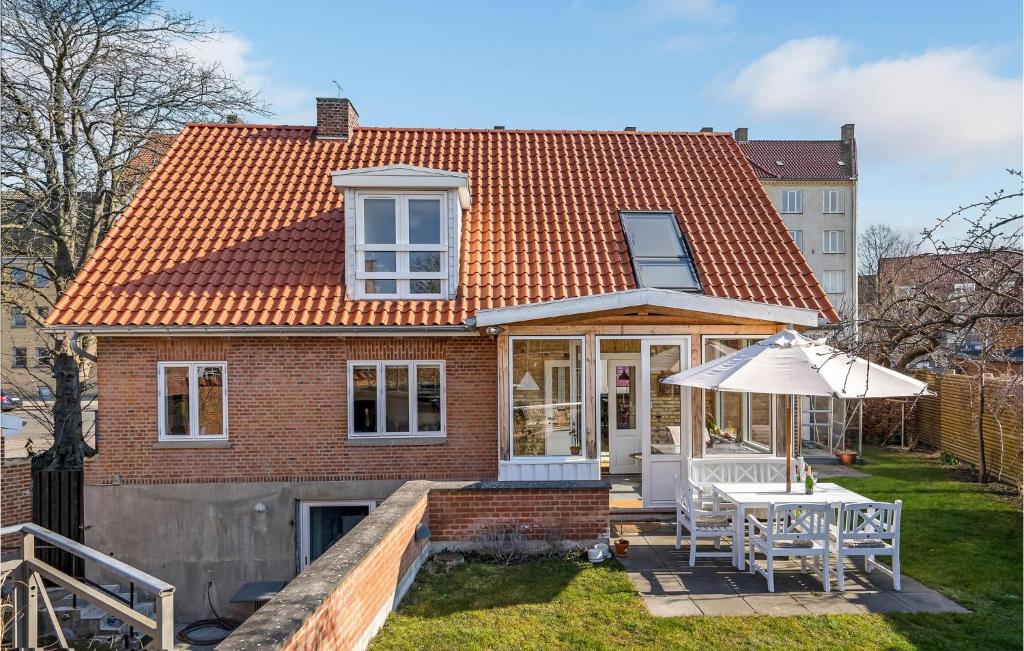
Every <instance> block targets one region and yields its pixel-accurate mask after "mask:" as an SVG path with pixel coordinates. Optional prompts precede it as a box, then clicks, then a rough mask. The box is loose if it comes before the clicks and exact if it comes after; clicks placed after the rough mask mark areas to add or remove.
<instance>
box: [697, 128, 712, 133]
mask: <svg viewBox="0 0 1024 651" xmlns="http://www.w3.org/2000/svg"><path fill="white" fill-rule="evenodd" d="M714 130H715V128H714V127H701V128H700V132H701V133H712V132H713V131H714Z"/></svg>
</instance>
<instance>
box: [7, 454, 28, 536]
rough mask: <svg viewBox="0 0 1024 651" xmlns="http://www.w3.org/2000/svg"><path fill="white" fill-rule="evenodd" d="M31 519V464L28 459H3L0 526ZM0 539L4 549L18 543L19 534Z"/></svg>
mask: <svg viewBox="0 0 1024 651" xmlns="http://www.w3.org/2000/svg"><path fill="white" fill-rule="evenodd" d="M31 521H32V464H31V463H30V462H29V460H28V459H12V460H5V461H3V463H2V467H0V527H7V526H10V525H15V524H22V523H24V522H31ZM12 538H13V539H12V540H0V546H2V547H4V548H5V549H6V548H7V547H9V546H11V545H18V544H20V539H21V536H14V537H12Z"/></svg>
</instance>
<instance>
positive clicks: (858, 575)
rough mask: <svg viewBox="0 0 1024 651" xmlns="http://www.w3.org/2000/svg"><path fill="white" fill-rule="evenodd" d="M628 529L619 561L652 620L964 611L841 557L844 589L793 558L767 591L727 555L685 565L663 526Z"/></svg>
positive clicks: (781, 565)
mask: <svg viewBox="0 0 1024 651" xmlns="http://www.w3.org/2000/svg"><path fill="white" fill-rule="evenodd" d="M635 531H636V534H635V535H630V536H628V538H629V540H630V543H631V545H630V549H629V554H628V556H626V557H625V558H620V559H619V561H620V562H621V563H622V565H623V566H624V567H625V568H626V570H627V574H628V575H629V578H630V580H632V581H633V585H634V586H635V587H636V590H637V592H639V593H640V595H641V596H642V598H643V602H644V605H645V606H646V607H647V609H648V610H649V611H650V613H651V614H652V615H654V616H656V617H692V616H695V615H705V616H716V615H772V616H782V617H784V616H794V615H839V614H857V613H895V612H928V613H967V612H969V611H967V610H966V609H964V608H963V607H961V606H960V605H959V604H957V603H956V602H954V601H952V600H950V599H948V598H946V597H944V596H943V595H941V594H939V593H938V592H935V591H934V590H932V589H931V588H929V587H928V586H926V585H924V584H922V583H921V582H920V581H915V580H914V579H911V578H909V577H906V576H904V577H902V587H903V591H902V592H896V591H894V590H893V589H892V580H891V579H890V578H889V577H888V576H887V575H885V574H884V573H882V572H880V571H874V572H872V573H870V574H867V573H866V572H864V566H863V562H862V560H860V559H858V560H856V561H854V560H850V559H848V560H847V561H846V564H845V566H844V569H845V572H846V580H845V588H846V590H845V592H838V591H837V590H836V584H835V572H834V571H833V572H831V575H832V577H831V578H832V585H831V588H832V591H831V592H828V593H826V592H824V586H823V585H822V583H821V576H820V573H818V571H817V570H816V569H815V568H814V565H813V563H808V568H807V569H808V571H807V573H806V574H804V573H802V572H801V571H800V563H799V561H798V560H796V559H793V560H784V559H779V560H778V561H776V564H775V568H776V569H775V592H774V593H770V592H768V582H767V581H765V579H764V577H762V576H761V575H759V574H754V575H752V574H750V573H749V571H743V572H740V571H739V570H737V569H736V568H735V567H733V565H732V561H731V559H729V558H698V559H697V563H696V566H695V567H690V564H689V560H690V557H689V547H688V545H689V541H686V540H684V541H683V545H682V547H681V549H676V548H675V537H674V535H675V534H674V531H673V528H672V527H671V526H670V525H662V526H660V527H659V526H651V523H644V526H643V527H640V528H639V529H638V530H635ZM713 549H714V546H713V545H712V544H711V543H710V542H702V543H701V544H700V550H701V551H712V550H713ZM725 549H727V547H726V548H725ZM833 562H834V561H833Z"/></svg>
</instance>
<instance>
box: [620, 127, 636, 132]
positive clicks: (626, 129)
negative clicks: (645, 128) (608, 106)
mask: <svg viewBox="0 0 1024 651" xmlns="http://www.w3.org/2000/svg"><path fill="white" fill-rule="evenodd" d="M623 131H636V127H632V126H630V127H626V128H625V129H623Z"/></svg>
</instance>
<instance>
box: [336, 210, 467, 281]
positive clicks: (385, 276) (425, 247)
mask: <svg viewBox="0 0 1024 651" xmlns="http://www.w3.org/2000/svg"><path fill="white" fill-rule="evenodd" d="M367 199H390V200H392V201H394V202H395V229H396V233H395V243H394V244H367V243H366V228H365V219H366V212H365V210H364V208H363V207H364V204H365V202H366V200H367ZM410 199H433V200H437V201H438V202H440V207H439V209H440V223H441V224H440V225H441V231H440V233H439V236H440V242H439V243H437V244H410V243H409V200H410ZM448 212H449V206H448V193H446V192H356V245H355V251H356V288H355V289H356V297H357V298H361V299H384V300H387V299H391V300H397V299H402V300H436V299H443V298H447V296H448V283H449V282H450V279H449V278H448V255H449V251H448ZM378 251H381V252H394V253H395V271H364V269H365V266H366V253H367V252H378ZM413 251H428V252H436V253H438V254H440V258H441V261H440V266H439V267H438V271H436V272H418V273H414V272H412V271H410V269H409V253H410V252H413ZM367 280H394V281H395V285H396V288H395V289H396V291H395V293H394V294H379V293H369V292H367V291H365V287H366V281H367ZM411 280H438V281H440V291H439V292H437V293H436V294H412V293H410V291H409V283H410V281H411Z"/></svg>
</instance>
